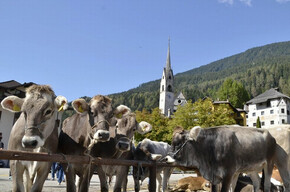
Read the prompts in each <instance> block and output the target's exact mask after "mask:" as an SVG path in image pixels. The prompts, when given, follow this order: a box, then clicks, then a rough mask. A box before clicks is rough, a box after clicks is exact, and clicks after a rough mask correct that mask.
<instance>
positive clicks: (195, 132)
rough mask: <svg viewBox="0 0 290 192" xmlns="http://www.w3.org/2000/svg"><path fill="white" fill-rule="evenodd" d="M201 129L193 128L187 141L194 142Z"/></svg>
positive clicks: (198, 127)
mask: <svg viewBox="0 0 290 192" xmlns="http://www.w3.org/2000/svg"><path fill="white" fill-rule="evenodd" d="M201 129H202V128H201V127H200V126H195V127H193V128H192V129H191V130H190V132H189V139H191V140H195V141H196V139H197V137H198V135H199V132H200V131H201Z"/></svg>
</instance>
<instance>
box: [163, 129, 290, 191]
mask: <svg viewBox="0 0 290 192" xmlns="http://www.w3.org/2000/svg"><path fill="white" fill-rule="evenodd" d="M280 148H281V147H279V145H278V144H276V140H275V139H274V138H273V137H272V136H271V134H270V133H269V132H268V131H267V130H265V129H256V128H248V127H238V126H218V127H212V128H205V129H202V128H200V127H194V128H192V129H191V130H190V131H185V130H176V131H175V132H174V134H173V138H172V149H173V151H174V153H173V154H171V155H170V156H168V157H167V162H171V163H172V162H175V163H177V164H179V165H182V166H190V167H196V168H198V169H199V171H200V173H201V175H202V176H203V177H204V178H205V179H207V180H209V181H210V182H211V183H212V184H213V185H217V184H219V183H222V189H221V191H222V192H226V191H229V190H230V189H232V190H234V188H235V184H236V181H237V178H238V175H239V174H240V173H243V172H257V171H261V170H262V169H264V171H265V182H264V190H265V191H270V186H271V182H270V178H271V174H272V170H273V166H274V163H275V164H276V165H277V167H278V169H279V171H280V172H283V174H281V175H282V179H283V182H284V185H285V187H286V191H289V185H290V181H289V173H288V172H287V155H285V154H284V153H283V151H281V149H280Z"/></svg>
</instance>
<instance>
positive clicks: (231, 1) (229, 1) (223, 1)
mask: <svg viewBox="0 0 290 192" xmlns="http://www.w3.org/2000/svg"><path fill="white" fill-rule="evenodd" d="M218 1H219V2H220V3H227V4H230V5H232V4H233V3H234V0H218Z"/></svg>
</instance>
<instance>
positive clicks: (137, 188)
mask: <svg viewBox="0 0 290 192" xmlns="http://www.w3.org/2000/svg"><path fill="white" fill-rule="evenodd" d="M133 179H134V188H135V192H139V191H140V181H139V174H138V167H135V166H134V167H133Z"/></svg>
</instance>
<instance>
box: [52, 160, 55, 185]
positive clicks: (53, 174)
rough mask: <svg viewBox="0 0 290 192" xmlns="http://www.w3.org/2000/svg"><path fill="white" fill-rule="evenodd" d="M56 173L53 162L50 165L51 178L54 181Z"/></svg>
mask: <svg viewBox="0 0 290 192" xmlns="http://www.w3.org/2000/svg"><path fill="white" fill-rule="evenodd" d="M55 175H56V162H53V163H52V165H51V179H52V180H53V181H54V180H55Z"/></svg>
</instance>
